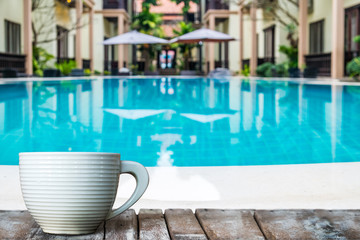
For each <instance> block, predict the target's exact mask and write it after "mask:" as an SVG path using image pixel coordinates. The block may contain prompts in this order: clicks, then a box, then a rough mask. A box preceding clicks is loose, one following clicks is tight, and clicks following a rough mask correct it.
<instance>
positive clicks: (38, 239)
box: [24, 223, 104, 240]
mask: <svg viewBox="0 0 360 240" xmlns="http://www.w3.org/2000/svg"><path fill="white" fill-rule="evenodd" d="M24 239H29V240H30V239H31V240H102V239H104V223H101V224H100V226H99V227H98V229H97V230H96V232H95V233H93V234H87V235H74V236H71V235H58V234H49V233H44V232H43V230H42V229H41V228H40V226H39V225H38V224H37V223H35V224H34V225H33V226H32V228H31V231H30V233H29V234H28V235H27V236H26V237H25V238H24Z"/></svg>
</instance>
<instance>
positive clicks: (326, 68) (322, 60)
mask: <svg viewBox="0 0 360 240" xmlns="http://www.w3.org/2000/svg"><path fill="white" fill-rule="evenodd" d="M305 65H306V67H311V68H317V70H318V75H319V76H330V75H331V53H320V54H310V55H306V56H305Z"/></svg>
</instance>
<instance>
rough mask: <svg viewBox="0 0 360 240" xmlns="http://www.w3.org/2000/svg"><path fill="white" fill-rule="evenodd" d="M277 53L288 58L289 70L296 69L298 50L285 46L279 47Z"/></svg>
mask: <svg viewBox="0 0 360 240" xmlns="http://www.w3.org/2000/svg"><path fill="white" fill-rule="evenodd" d="M279 52H281V53H283V54H285V55H286V57H287V58H288V64H289V68H297V67H298V49H297V48H294V47H291V46H286V45H280V48H279Z"/></svg>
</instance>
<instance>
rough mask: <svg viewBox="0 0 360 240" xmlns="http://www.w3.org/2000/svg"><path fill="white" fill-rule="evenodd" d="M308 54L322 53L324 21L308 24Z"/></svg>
mask: <svg viewBox="0 0 360 240" xmlns="http://www.w3.org/2000/svg"><path fill="white" fill-rule="evenodd" d="M309 46H310V49H309V50H310V53H311V54H317V53H323V52H324V20H321V21H318V22H314V23H311V24H310V44H309Z"/></svg>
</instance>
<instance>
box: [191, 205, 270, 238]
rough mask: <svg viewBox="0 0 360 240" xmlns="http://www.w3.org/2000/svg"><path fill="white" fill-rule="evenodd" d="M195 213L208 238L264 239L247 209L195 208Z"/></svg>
mask: <svg viewBox="0 0 360 240" xmlns="http://www.w3.org/2000/svg"><path fill="white" fill-rule="evenodd" d="M195 214H196V217H197V218H198V220H199V222H200V224H201V226H202V228H203V229H204V231H205V233H206V235H207V237H208V238H209V239H214V240H215V239H219V240H221V239H224V240H225V239H244V240H252V239H254V240H263V239H265V238H264V236H263V234H262V233H261V231H260V229H259V227H258V225H257V223H256V222H255V219H254V217H253V214H252V212H251V211H249V210H221V209H197V210H196V213H195Z"/></svg>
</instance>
